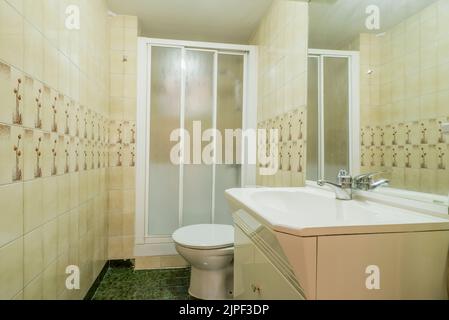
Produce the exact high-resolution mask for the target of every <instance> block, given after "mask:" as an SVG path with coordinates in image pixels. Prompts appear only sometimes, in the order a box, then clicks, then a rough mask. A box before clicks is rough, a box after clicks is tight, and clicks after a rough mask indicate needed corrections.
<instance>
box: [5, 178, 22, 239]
mask: <svg viewBox="0 0 449 320" xmlns="http://www.w3.org/2000/svg"><path fill="white" fill-rule="evenodd" d="M0 208H2V214H1V215H0V247H2V246H3V245H5V244H7V243H9V242H11V241H13V240H16V239H17V238H19V237H21V236H22V235H23V184H22V183H15V184H9V185H5V186H0Z"/></svg>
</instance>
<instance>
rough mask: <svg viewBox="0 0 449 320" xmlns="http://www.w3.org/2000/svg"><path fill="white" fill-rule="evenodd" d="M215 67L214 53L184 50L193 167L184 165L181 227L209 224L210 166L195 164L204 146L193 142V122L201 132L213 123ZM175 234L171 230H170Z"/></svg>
mask: <svg viewBox="0 0 449 320" xmlns="http://www.w3.org/2000/svg"><path fill="white" fill-rule="evenodd" d="M214 66H215V54H214V52H210V51H198V50H186V53H185V69H186V70H185V71H186V81H185V84H186V85H185V87H186V90H185V115H184V128H185V129H186V130H187V131H188V132H189V134H190V138H191V139H192V140H193V141H192V142H191V147H192V148H191V151H190V153H191V156H190V158H191V161H190V163H194V164H184V166H183V184H182V188H183V197H182V198H183V205H182V215H181V218H182V221H181V224H182V225H183V226H186V225H192V224H199V223H211V222H212V216H211V208H212V185H213V184H212V183H213V181H212V179H213V167H212V166H210V165H207V164H203V163H201V164H198V162H200V161H198V160H201V159H194V158H195V157H201V152H202V150H203V149H204V147H206V145H207V143H206V142H204V141H201V139H200V138H199V139H198V140H200V141H196V140H197V139H195V138H196V137H195V136H194V135H195V133H194V131H193V124H194V121H196V122H197V124H201V129H202V130H205V129H210V128H213V122H214V108H213V106H214V96H215V87H214ZM173 231H174V230H173Z"/></svg>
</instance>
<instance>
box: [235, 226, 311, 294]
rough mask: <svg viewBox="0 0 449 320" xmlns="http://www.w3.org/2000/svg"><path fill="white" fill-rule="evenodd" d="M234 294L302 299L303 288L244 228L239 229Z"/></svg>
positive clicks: (236, 231) (236, 232) (236, 235)
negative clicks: (271, 258) (287, 276)
mask: <svg viewBox="0 0 449 320" xmlns="http://www.w3.org/2000/svg"><path fill="white" fill-rule="evenodd" d="M235 239H236V245H235V261H234V281H235V284H234V297H235V299H239V300H276V299H282V300H300V299H301V300H302V299H304V298H303V297H302V295H301V293H300V292H298V290H297V289H296V288H295V287H294V286H293V285H292V284H291V282H290V281H289V280H287V279H286V277H285V276H284V275H283V274H282V273H281V271H279V269H278V268H277V267H276V266H275V265H274V264H273V263H272V262H271V261H270V259H269V258H268V257H266V254H264V253H263V252H262V251H261V250H260V249H259V248H258V247H257V246H256V244H255V243H254V242H252V241H251V240H250V238H249V237H248V236H247V235H245V233H244V232H243V230H242V229H241V228H239V227H236V230H235Z"/></svg>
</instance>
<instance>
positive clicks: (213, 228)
mask: <svg viewBox="0 0 449 320" xmlns="http://www.w3.org/2000/svg"><path fill="white" fill-rule="evenodd" d="M173 240H174V241H175V242H176V243H177V244H179V245H181V246H183V247H188V248H193V249H203V250H205V249H221V248H228V247H232V246H234V227H232V226H228V225H221V224H199V225H193V226H188V227H183V228H181V229H178V230H177V231H175V233H174V234H173Z"/></svg>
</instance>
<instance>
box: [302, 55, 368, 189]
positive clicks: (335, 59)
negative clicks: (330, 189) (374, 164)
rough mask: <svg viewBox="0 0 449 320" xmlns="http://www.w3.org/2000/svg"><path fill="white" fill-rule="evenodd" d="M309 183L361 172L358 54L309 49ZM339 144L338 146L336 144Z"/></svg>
mask: <svg viewBox="0 0 449 320" xmlns="http://www.w3.org/2000/svg"><path fill="white" fill-rule="evenodd" d="M308 63H309V68H308V69H309V72H308V103H307V118H308V119H307V123H308V126H307V128H308V132H307V137H308V138H307V139H308V141H307V142H308V143H307V149H308V150H307V180H309V181H317V180H323V179H324V180H327V181H335V179H336V177H337V175H338V172H339V170H341V169H345V170H347V171H348V172H350V173H351V174H352V175H356V174H358V173H359V172H360V160H359V159H360V146H359V141H360V138H359V128H360V124H359V123H360V121H359V72H360V71H359V55H358V53H357V52H353V51H336V50H316V49H310V50H309V62H308ZM337 141H338V144H337V143H335V142H337Z"/></svg>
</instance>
